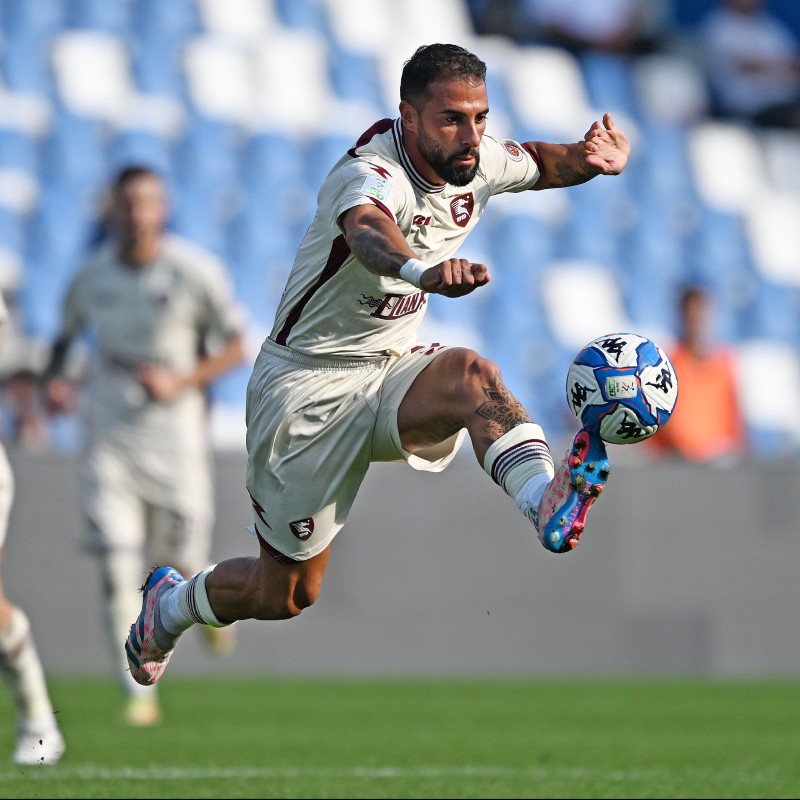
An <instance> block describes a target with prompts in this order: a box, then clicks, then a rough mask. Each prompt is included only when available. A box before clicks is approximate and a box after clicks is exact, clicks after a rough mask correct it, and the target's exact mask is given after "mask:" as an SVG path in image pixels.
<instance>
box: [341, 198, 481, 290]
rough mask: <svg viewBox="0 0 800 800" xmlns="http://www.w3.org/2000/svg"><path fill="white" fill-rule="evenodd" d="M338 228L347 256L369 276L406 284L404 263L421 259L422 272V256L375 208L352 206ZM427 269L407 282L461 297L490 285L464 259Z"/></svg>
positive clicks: (450, 260) (479, 269)
mask: <svg viewBox="0 0 800 800" xmlns="http://www.w3.org/2000/svg"><path fill="white" fill-rule="evenodd" d="M340 224H341V226H342V230H343V231H344V236H345V240H346V241H347V245H348V247H349V248H350V252H351V253H352V254H353V255H354V256H355V257H356V258H357V259H358V261H359V263H360V264H362V265H363V266H364V267H365V268H366V269H368V270H369V271H370V272H374V273H375V274H376V275H386V276H388V277H392V278H401V277H402V278H404V279H405V280H408V278H405V276H404V275H401V273H400V269H401V267H402V266H403V265H404V264H406V262H408V261H414V260H416V259H420V261H419V262H418V264H419V265H420V268H421V269H424V267H425V265H424V264H422V261H424V254H423V255H422V256H420V255H419V254H418V253H415V252H414V251H413V250H412V249H411V247H410V245H409V244H408V242H407V241H406V238H405V236H404V235H403V232H402V231H401V230H400V228H398V227H397V225H396V224H395V222H394V221H393V220H392V219H391V218H390V217H388V216H387V215H386V214H385V213H384V212H383V211H381V210H380V209H379V208H377V207H376V206H373V205H371V204H364V205H359V206H354V207H353V208H351V209H349V210H348V211H345V213H344V214H343V215H342V218H341V220H340ZM427 266H428V269H426V270H424V271H423V272H420V273H419V274H418V275H417V276H416V277H415V278H414V280H413V281H410V282H413V285H415V286H417V288H419V289H422V290H423V291H424V292H431V293H433V294H443V295H445V296H447V297H461V296H463V295H465V294H469V293H470V292H473V291H475V289H477V288H478V287H480V286H484V285H485V284H487V283H488V282H489V270H488V269H487V267H486V265H485V264H477V263H473V262H471V261H467V260H466V259H465V258H448V259H447V260H446V261H442V262H440V263H439V264H428V265H427Z"/></svg>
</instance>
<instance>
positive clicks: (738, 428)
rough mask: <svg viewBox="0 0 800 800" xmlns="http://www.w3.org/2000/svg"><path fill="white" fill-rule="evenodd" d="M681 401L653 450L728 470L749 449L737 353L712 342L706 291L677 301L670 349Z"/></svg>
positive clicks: (696, 289) (691, 290) (685, 293)
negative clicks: (675, 335) (726, 466)
mask: <svg viewBox="0 0 800 800" xmlns="http://www.w3.org/2000/svg"><path fill="white" fill-rule="evenodd" d="M668 350H669V357H670V360H671V361H672V365H673V367H675V373H676V375H677V376H678V386H679V387H680V388H679V400H678V404H677V405H676V407H675V411H674V413H673V414H672V417H671V418H670V421H669V423H668V424H667V425H665V426H664V427H663V429H662V430H660V431H659V432H658V435H657V436H653V437H652V439H651V440H650V442H649V444H650V446H651V447H652V448H653V450H654V451H655V452H657V453H660V454H661V455H672V456H675V457H678V458H681V459H684V460H686V461H694V462H699V463H707V464H711V463H714V464H717V465H724V464H730V463H732V462H735V461H737V460H739V459H740V458H741V457H742V456H743V454H744V450H745V447H746V437H745V425H744V418H743V416H742V409H741V401H740V396H739V375H738V370H737V365H736V357H735V351H734V349H733V348H732V347H728V346H727V345H725V344H723V343H721V342H718V341H716V340H715V338H714V305H713V300H712V297H711V295H710V294H709V293H708V291H707V290H706V289H704V288H703V287H702V286H687V287H685V288H684V289H683V290H682V291H681V293H680V297H679V299H678V339H677V341H676V342H675V343H674V344H673V345H671V346H670V347H669V348H668Z"/></svg>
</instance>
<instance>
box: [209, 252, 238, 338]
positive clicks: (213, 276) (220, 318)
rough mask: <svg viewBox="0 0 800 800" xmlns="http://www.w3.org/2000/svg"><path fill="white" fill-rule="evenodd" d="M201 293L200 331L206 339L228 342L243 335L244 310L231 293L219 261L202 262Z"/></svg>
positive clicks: (224, 268) (227, 275)
mask: <svg viewBox="0 0 800 800" xmlns="http://www.w3.org/2000/svg"><path fill="white" fill-rule="evenodd" d="M198 275H199V276H200V282H201V293H202V303H201V308H202V312H201V313H202V319H201V321H200V327H201V328H202V330H203V333H204V335H205V336H210V337H212V338H219V339H223V340H224V339H228V338H230V337H231V336H235V335H237V334H241V333H242V332H243V331H244V327H245V320H244V310H243V308H242V306H241V304H240V303H239V301H238V300H237V298H236V296H235V293H234V291H233V283H232V281H231V279H230V275H229V273H228V270H227V268H226V266H225V264H223V263H222V262H221V261H217V260H215V259H213V258H211V257H208V258H207V259H205V263H204V268H203V269H201V270H199V271H198Z"/></svg>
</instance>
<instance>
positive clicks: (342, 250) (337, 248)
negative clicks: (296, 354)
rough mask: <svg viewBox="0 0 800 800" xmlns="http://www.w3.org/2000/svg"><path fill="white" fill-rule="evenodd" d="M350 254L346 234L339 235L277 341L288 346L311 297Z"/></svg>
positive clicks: (293, 309) (289, 316) (288, 318)
mask: <svg viewBox="0 0 800 800" xmlns="http://www.w3.org/2000/svg"><path fill="white" fill-rule="evenodd" d="M349 256H350V247H349V245H348V244H347V241H346V240H345V238H344V235H339V236H337V237H336V238H335V239H334V240H333V242H332V244H331V250H330V253H329V254H328V260H327V262H326V263H325V267H324V269H323V270H322V272H321V273H320V275H319V277H318V278H317V280H316V281H314V283H313V284H311V286H309V288H308V289H307V290H306V293H305V294H304V295H303V296H302V297H301V298H300V300H298V301H297V303H295V305H294V307H293V308H292V310H291V311H290V312H289V314H288V315H287V317H286V320H285V322H284V323H283V327H282V328H281V329H280V331H279V332H278V335H277V337H276V338H275V341H276V342H277V343H278V344H282V345H283V346H284V347H285V346H286V342H287V340H288V339H289V334H290V333H291V331H292V328H293V327H294V326H295V325H296V324H297V321H298V320H299V319H300V316H301V314H302V313H303V309H305V307H306V306H307V305H308V304H309V303H310V302H311V298H312V297H314V295H315V294H316V293H317V292H318V291H319V289H320V288H321V287H322V286H324V285H325V284H326V283H327V282H328V281H329V280H330V279H331V278H332V277H333V276H334V275H335V274H336V273H337V272H338V271H339V267H341V266H342V264H344V262H345V261H347V259H348V257H349Z"/></svg>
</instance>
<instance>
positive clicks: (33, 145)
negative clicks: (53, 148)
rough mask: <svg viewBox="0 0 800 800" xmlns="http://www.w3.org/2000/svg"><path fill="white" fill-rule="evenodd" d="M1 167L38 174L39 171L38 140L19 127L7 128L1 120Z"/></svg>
mask: <svg viewBox="0 0 800 800" xmlns="http://www.w3.org/2000/svg"><path fill="white" fill-rule="evenodd" d="M0 167H2V168H12V169H19V170H22V171H23V172H27V173H30V174H31V175H36V174H37V173H38V171H39V147H38V142H37V140H36V139H35V138H34V137H33V136H31V135H30V134H28V133H26V132H25V131H23V130H20V129H19V128H6V127H3V126H2V122H1V121H0Z"/></svg>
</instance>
